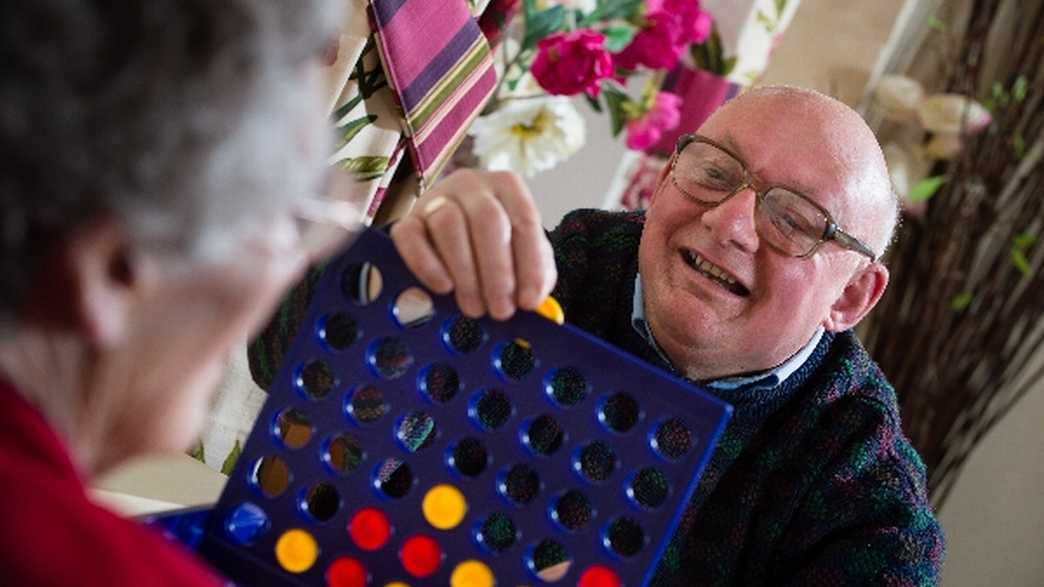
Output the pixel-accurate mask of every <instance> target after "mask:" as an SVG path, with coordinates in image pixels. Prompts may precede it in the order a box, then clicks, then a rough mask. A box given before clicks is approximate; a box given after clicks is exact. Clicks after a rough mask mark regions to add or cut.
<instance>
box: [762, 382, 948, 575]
mask: <svg viewBox="0 0 1044 587" xmlns="http://www.w3.org/2000/svg"><path fill="white" fill-rule="evenodd" d="M858 403H859V405H858V406H857V409H854V410H848V411H847V415H844V416H840V421H835V422H834V423H833V427H834V430H838V429H846V430H848V431H850V433H849V434H847V435H845V437H847V439H846V440H843V441H842V443H843V444H841V446H843V448H842V449H841V450H840V451H839V452H836V453H835V454H836V455H837V456H836V457H835V458H834V459H832V460H831V461H830V462H829V464H828V465H827V466H826V467H825V468H824V470H823V471H822V474H821V475H820V477H819V479H818V481H816V482H815V483H813V485H812V486H811V488H810V490H809V491H808V493H807V494H806V495H805V496H804V499H803V500H802V502H801V505H800V506H799V508H798V509H797V511H796V512H795V515H794V518H793V519H792V521H791V524H790V527H789V529H788V531H787V532H786V534H785V536H784V540H783V541H782V545H781V547H780V557H779V558H778V559H777V566H776V571H777V572H776V573H775V574H776V578H777V581H773V583H780V584H787V585H824V584H844V585H902V586H906V585H911V586H913V585H917V586H920V585H936V584H938V581H939V572H940V568H941V566H942V561H943V556H944V539H943V533H942V528H941V527H940V526H939V523H938V522H937V521H936V519H935V516H934V514H933V512H932V509H931V506H930V505H929V504H928V498H927V492H926V489H925V487H926V485H925V469H924V465H923V464H922V462H921V460H920V457H918V455H917V453H916V452H915V451H914V449H913V447H912V446H911V445H910V444H909V442H908V441H907V439H906V438H905V436H903V434H902V432H901V431H900V429H899V424H898V418H897V416H896V415H895V414H891V413H890V411H889V410H888V409H887V408H886V407H885V406H883V405H879V404H877V402H875V401H873V400H867V399H866V398H863V399H860V400H858ZM837 438H839V436H837V435H834V436H832V439H837ZM842 438H844V437H842ZM832 441H833V440H831V441H829V442H832ZM822 448H824V449H828V447H827V446H824V447H822Z"/></svg>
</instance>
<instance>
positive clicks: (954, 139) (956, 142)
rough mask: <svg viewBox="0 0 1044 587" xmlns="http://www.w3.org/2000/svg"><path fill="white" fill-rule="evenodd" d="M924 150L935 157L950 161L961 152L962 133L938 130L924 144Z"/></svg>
mask: <svg viewBox="0 0 1044 587" xmlns="http://www.w3.org/2000/svg"><path fill="white" fill-rule="evenodd" d="M924 152H925V154H926V155H928V156H929V157H932V158H933V159H944V160H946V161H949V160H950V159H953V158H954V157H956V156H957V153H960V152H961V135H960V134H958V133H955V132H937V133H935V134H933V135H932V140H930V141H928V144H927V145H925V146H924Z"/></svg>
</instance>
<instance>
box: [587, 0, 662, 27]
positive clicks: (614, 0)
mask: <svg viewBox="0 0 1044 587" xmlns="http://www.w3.org/2000/svg"><path fill="white" fill-rule="evenodd" d="M644 4H645V2H644V0H598V4H597V5H596V6H595V9H594V10H592V11H591V13H590V14H588V15H586V16H585V17H584V18H583V19H581V20H579V21H578V22H577V26H578V27H580V28H583V27H588V26H591V25H592V24H594V23H596V22H601V21H607V20H630V19H631V18H632V17H634V16H635V15H636V13H637V12H638V11H639V10H640V9H641V8H642V7H643V6H644Z"/></svg>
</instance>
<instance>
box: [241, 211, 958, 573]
mask: <svg viewBox="0 0 1044 587" xmlns="http://www.w3.org/2000/svg"><path fill="white" fill-rule="evenodd" d="M643 223H644V216H643V215H641V214H633V213H609V212H604V211H596V210H578V211H576V212H573V213H571V214H569V215H568V216H566V218H565V219H564V220H563V221H562V223H561V224H560V225H559V227H558V228H557V229H555V230H554V231H553V232H552V233H551V234H550V237H551V241H552V244H553V245H554V249H555V261H556V263H557V266H558V275H559V278H558V284H557V286H556V288H555V291H554V293H553V295H554V296H555V297H556V298H557V299H558V300H559V302H561V304H562V306H563V308H564V310H565V315H566V319H567V320H569V322H571V323H573V324H575V325H577V326H579V327H580V328H583V329H584V330H587V331H588V332H590V333H592V334H594V335H596V336H598V337H600V338H602V339H604V340H606V341H609V342H611V343H613V344H615V345H617V346H619V347H621V348H623V349H624V350H626V351H629V352H631V353H633V354H635V355H637V356H639V357H641V358H643V359H645V360H646V361H648V362H650V363H653V364H656V365H658V366H660V367H663V368H666V369H669V368H670V367H669V366H668V365H665V364H664V363H663V361H662V360H661V359H660V357H659V356H658V354H657V353H656V351H655V349H653V348H652V347H651V346H650V345H649V344H648V343H647V342H646V341H645V340H644V339H643V338H642V337H641V336H640V335H639V334H638V333H637V332H636V331H635V330H634V328H633V326H632V323H631V313H632V309H633V298H634V281H635V277H636V275H637V271H638V260H637V251H638V242H639V240H640V238H641V232H642V227H643ZM318 276H319V275H318V272H313V273H312V274H311V275H310V276H309V278H308V279H306V280H304V281H303V282H302V283H301V284H300V286H299V287H298V288H296V289H295V291H294V292H293V293H292V294H291V296H289V297H288V298H287V299H286V300H285V301H284V304H283V305H282V307H281V308H280V311H279V312H278V314H277V316H276V317H275V319H274V320H273V321H272V323H271V324H270V325H269V326H268V328H267V329H266V330H265V331H264V332H263V333H262V335H261V336H260V337H259V338H258V339H257V340H256V341H254V343H253V344H252V345H251V348H250V365H251V371H252V373H253V375H254V378H255V380H257V382H258V383H259V384H260V385H261V386H262V387H265V388H267V387H268V384H269V383H270V382H271V378H272V376H273V374H274V371H275V369H276V368H277V365H278V364H279V359H280V357H281V356H282V354H283V352H284V349H285V345H287V344H289V343H290V341H291V338H292V336H293V333H294V331H295V330H296V328H295V325H296V323H297V322H298V321H299V320H300V318H301V317H302V316H303V315H304V311H305V309H306V307H307V303H308V299H309V297H310V294H311V288H312V287H314V285H315V283H316V281H317V278H318ZM713 393H716V395H718V397H720V398H721V399H723V400H725V401H727V402H729V403H731V404H732V405H733V406H734V407H735V412H734V413H733V417H732V419H731V420H730V422H729V424H728V427H727V428H726V430H725V432H724V433H723V435H722V437H721V439H720V441H719V444H718V447H717V449H716V450H715V452H714V455H713V456H712V458H711V460H710V462H709V463H708V465H707V467H706V468H705V470H704V474H703V478H702V480H701V481H700V485H699V487H698V489H697V491H696V493H695V495H694V497H693V500H692V503H691V504H690V505H689V507H688V509H687V511H686V512H685V515H684V516H683V520H682V523H681V526H680V528H679V530H678V532H677V534H676V535H675V536H674V537H673V540H672V541H671V544H670V546H669V548H668V549H667V551H666V553H665V555H664V557H663V559H662V560H661V562H660V566H659V568H658V569H657V574H656V578H655V580H654V582H653V584H654V585H787V584H793V585H859V584H867V585H932V584H935V583H937V581H938V576H939V568H940V565H941V563H942V558H943V535H942V531H941V529H940V527H939V524H938V523H937V522H936V520H935V517H934V515H933V513H932V510H931V508H930V507H929V505H928V503H927V496H926V491H925V471H924V465H923V464H922V463H921V460H920V458H919V457H918V456H917V453H916V452H914V450H913V448H912V447H911V446H910V444H909V442H908V441H907V439H906V438H905V437H904V436H903V434H902V431H901V429H900V427H899V412H898V406H897V403H896V397H895V391H894V390H893V389H892V387H891V385H889V383H888V382H887V381H886V380H885V378H884V375H883V374H882V373H881V371H880V369H879V368H878V367H877V365H876V364H875V363H874V362H873V361H872V360H871V359H870V357H869V356H868V355H867V353H866V351H865V350H864V349H863V347H862V345H860V344H859V341H858V340H856V338H855V336H854V335H853V334H852V333H851V332H844V333H841V334H837V335H834V334H831V333H826V334H825V335H824V336H823V337H822V339H821V340H820V342H819V344H818V345H817V347H816V349H815V351H814V352H813V353H812V355H811V356H810V357H809V358H808V360H807V361H805V363H804V364H803V365H802V366H801V368H799V369H798V371H796V372H795V373H793V374H792V375H790V376H789V377H788V378H787V379H786V381H785V382H784V383H783V384H781V385H780V386H778V387H777V388H775V389H771V390H767V391H766V390H764V389H762V390H757V391H746V392H745V391H743V390H738V391H717V392H713Z"/></svg>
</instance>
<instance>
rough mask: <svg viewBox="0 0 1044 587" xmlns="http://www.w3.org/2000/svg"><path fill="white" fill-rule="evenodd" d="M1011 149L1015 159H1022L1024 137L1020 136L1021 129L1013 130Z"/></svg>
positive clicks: (1024, 152) (1024, 150)
mask: <svg viewBox="0 0 1044 587" xmlns="http://www.w3.org/2000/svg"><path fill="white" fill-rule="evenodd" d="M1011 150H1012V151H1014V152H1015V157H1016V158H1017V159H1022V158H1023V157H1025V156H1026V139H1024V138H1023V137H1022V131H1018V130H1017V131H1015V134H1014V135H1012V137H1011Z"/></svg>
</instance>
